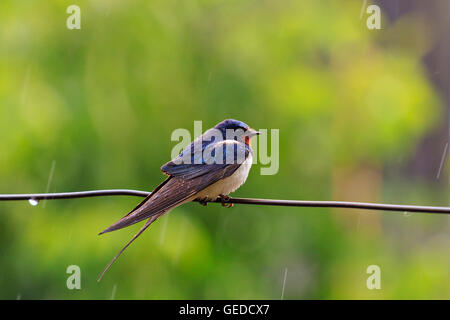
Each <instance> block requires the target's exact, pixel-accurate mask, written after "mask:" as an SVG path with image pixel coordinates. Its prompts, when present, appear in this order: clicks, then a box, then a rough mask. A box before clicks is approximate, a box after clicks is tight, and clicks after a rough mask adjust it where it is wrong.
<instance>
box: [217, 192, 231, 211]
mask: <svg viewBox="0 0 450 320" xmlns="http://www.w3.org/2000/svg"><path fill="white" fill-rule="evenodd" d="M219 198H220V202H222V207H226V208H231V207H232V206H234V203H229V201H230V200H231V198H230V197H229V196H226V195H223V194H221V195H219Z"/></svg>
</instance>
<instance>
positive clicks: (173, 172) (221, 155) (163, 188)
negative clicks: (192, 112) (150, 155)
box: [100, 140, 251, 234]
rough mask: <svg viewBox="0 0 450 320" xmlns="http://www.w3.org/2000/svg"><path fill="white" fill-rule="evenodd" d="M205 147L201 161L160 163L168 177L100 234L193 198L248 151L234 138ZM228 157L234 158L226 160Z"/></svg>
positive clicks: (235, 165) (230, 171)
mask: <svg viewBox="0 0 450 320" xmlns="http://www.w3.org/2000/svg"><path fill="white" fill-rule="evenodd" d="M222 144H223V145H222ZM220 149H222V150H220ZM206 150H207V152H208V153H209V154H210V155H211V157H208V156H205V158H206V160H204V162H203V163H200V164H195V163H179V162H178V161H175V160H176V159H174V160H172V161H170V162H168V163H167V164H166V165H164V166H163V167H162V171H163V172H165V173H167V174H169V178H167V179H166V180H165V181H164V182H163V183H161V184H160V185H159V186H158V187H157V188H156V189H155V190H154V191H153V192H152V193H151V194H150V195H149V196H148V197H147V198H146V199H144V201H142V202H141V203H140V204H139V205H138V206H137V207H136V208H135V209H134V210H132V211H131V212H130V213H128V214H127V215H126V216H124V217H123V218H122V219H120V220H119V221H117V222H116V223H114V224H113V225H111V226H110V227H108V228H107V229H105V230H104V231H102V232H101V233H100V234H102V233H106V232H110V231H114V230H118V229H122V228H124V227H127V226H129V225H132V224H135V223H137V222H139V221H142V220H145V219H148V218H150V217H152V216H154V215H159V214H162V213H164V212H167V211H169V210H171V209H173V208H175V207H176V206H179V205H180V204H182V203H184V202H186V201H190V200H193V199H194V197H195V195H196V194H197V193H198V192H199V191H201V190H203V189H205V188H206V187H208V186H210V185H211V184H213V183H215V182H217V181H219V180H221V179H224V178H226V177H229V176H230V175H232V174H233V173H234V172H235V171H236V169H237V168H239V166H240V165H241V164H242V162H243V161H241V159H240V158H243V159H244V161H245V159H246V158H247V156H248V154H249V152H251V150H250V149H249V148H248V147H247V146H246V145H245V144H243V143H241V142H237V141H234V140H233V141H228V140H226V141H224V142H221V143H220V145H219V144H216V145H213V146H211V147H210V148H209V149H206ZM233 154H234V156H233ZM193 157H199V155H198V154H194V155H193ZM230 159H235V160H231V161H230ZM188 162H190V161H188ZM208 163H210V164H208Z"/></svg>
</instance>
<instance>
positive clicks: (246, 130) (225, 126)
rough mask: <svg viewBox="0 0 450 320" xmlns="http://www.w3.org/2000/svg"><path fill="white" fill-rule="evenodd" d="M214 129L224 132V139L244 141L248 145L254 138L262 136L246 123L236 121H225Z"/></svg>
mask: <svg viewBox="0 0 450 320" xmlns="http://www.w3.org/2000/svg"><path fill="white" fill-rule="evenodd" d="M214 128H215V129H217V130H220V131H221V132H222V135H223V138H224V139H226V140H237V141H242V142H245V143H246V144H247V145H250V140H251V138H252V137H254V136H256V135H258V134H260V133H259V132H258V131H256V130H254V129H252V128H250V127H249V126H248V125H247V124H245V123H244V122H242V121H239V120H234V119H226V120H223V121H222V122H220V123H218V124H217V125H216V126H215V127H214Z"/></svg>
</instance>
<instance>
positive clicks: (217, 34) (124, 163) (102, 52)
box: [0, 0, 450, 299]
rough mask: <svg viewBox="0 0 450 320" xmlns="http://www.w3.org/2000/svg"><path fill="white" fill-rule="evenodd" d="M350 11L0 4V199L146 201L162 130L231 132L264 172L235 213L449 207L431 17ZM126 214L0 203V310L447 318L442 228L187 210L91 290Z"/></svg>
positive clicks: (155, 175) (320, 214)
mask: <svg viewBox="0 0 450 320" xmlns="http://www.w3.org/2000/svg"><path fill="white" fill-rule="evenodd" d="M363 3H364V1H362V0H361V1H287V0H283V1H280V0H277V1H275V0H270V1H250V0H246V1H230V0H227V1H225V0H202V1H200V0H199V1H193V0H192V1H173V0H164V1H163V0H159V1H143V0H134V1H133V0H132V1H122V0H120V1H119V0H115V1H111V0H103V1H100V0H95V1H94V0H92V1H82V0H79V1H76V3H74V2H72V1H63V0H59V1H57V0H55V1H18V0H2V1H1V4H0V137H1V138H0V150H1V153H0V193H29V192H30V193H31V192H45V191H49V192H63V191H78V190H91V189H105V188H131V189H141V190H149V191H150V190H152V189H153V188H154V187H156V186H157V185H158V184H159V183H160V182H161V181H162V180H163V179H164V176H163V175H162V173H161V172H160V166H161V165H162V164H164V163H165V162H166V161H168V160H169V159H170V152H171V149H172V148H173V147H174V146H175V144H176V142H172V141H171V140H170V135H171V133H172V131H173V130H174V129H176V128H186V129H189V130H191V131H192V130H193V122H194V120H202V121H203V128H204V129H207V128H209V127H212V126H214V125H215V124H216V123H218V122H219V121H221V120H223V119H226V118H235V119H239V120H242V121H244V122H246V123H248V124H249V125H250V126H252V127H254V128H256V129H260V128H265V129H279V130H280V158H279V163H280V166H279V172H278V173H277V174H276V175H271V176H268V175H261V174H260V169H261V167H264V166H262V165H259V164H257V165H255V166H254V167H253V168H252V171H251V173H250V175H249V178H248V180H247V183H246V184H245V185H244V186H242V187H241V188H240V189H239V190H238V191H237V192H235V193H234V194H232V195H233V196H237V197H238V196H241V197H258V198H278V199H308V200H347V201H370V202H387V203H398V204H417V205H437V206H446V205H449V165H448V163H449V161H448V159H447V161H445V162H444V166H443V167H442V169H441V174H440V176H439V177H437V173H438V170H439V167H440V163H441V159H442V156H443V152H444V148H445V145H446V143H447V142H448V119H449V118H448V92H449V69H450V68H449V64H448V52H449V51H448V49H449V46H448V38H445V33H444V31H445V30H448V27H449V23H448V21H449V12H450V10H449V8H448V6H449V3H448V1H435V2H433V4H429V5H427V6H425V5H420V4H418V3H417V1H390V2H389V1H378V2H376V3H378V4H379V5H380V6H381V8H382V29H381V30H369V29H368V28H367V27H366V19H367V17H368V16H369V15H368V14H367V13H365V10H364V8H362V5H363ZM71 4H77V5H79V6H80V8H81V30H68V29H67V28H66V19H67V18H68V16H69V14H67V13H66V8H67V7H68V6H69V5H71ZM368 4H370V1H369V3H368ZM140 200H141V199H139V198H130V197H105V198H91V199H74V200H59V201H43V202H40V203H39V205H38V206H36V207H32V206H31V205H30V204H29V203H28V202H26V201H23V202H2V203H0V217H1V219H0V240H1V246H0V298H2V299H16V298H20V299H110V298H115V299H280V298H281V297H282V296H283V298H284V299H308V298H309V299H311V298H312V299H349V298H354V299H381V298H387V299H393V298H396V299H406V298H412V299H419V298H421V299H423V298H425V299H428V298H433V299H449V298H450V273H449V272H450V250H449V248H450V238H449V226H450V220H449V217H447V216H444V215H431V214H417V213H416V214H403V213H389V212H368V211H358V210H331V209H319V208H277V207H267V206H245V205H236V206H235V207H234V208H232V209H226V208H222V207H221V206H220V205H215V204H210V205H209V206H207V207H202V206H200V205H199V204H197V203H190V204H186V205H184V206H182V207H180V208H177V209H175V210H173V211H172V212H171V213H170V214H169V215H167V216H165V217H163V218H161V219H160V220H158V221H157V222H156V223H155V224H153V225H152V226H151V228H150V229H148V230H147V231H146V232H145V233H144V234H143V235H142V236H141V238H140V239H138V240H137V241H136V242H135V243H134V244H133V245H132V246H131V247H130V248H129V249H128V250H127V251H125V253H124V254H123V255H122V256H121V257H120V258H119V260H118V261H117V262H116V263H115V264H114V265H113V267H112V269H111V270H110V271H109V273H107V275H106V276H105V278H104V279H103V281H102V282H101V283H97V282H96V278H97V276H98V274H99V273H100V272H101V271H102V270H103V268H104V267H105V265H106V264H107V263H108V262H109V260H110V259H111V258H112V257H113V256H114V255H115V254H116V252H117V251H118V250H119V249H120V248H121V247H122V245H124V244H125V243H126V241H128V240H129V239H130V238H131V237H132V235H134V234H135V232H137V230H138V229H139V227H140V225H134V226H132V227H130V228H126V229H123V230H120V231H116V232H114V233H109V234H106V235H103V236H101V237H100V236H97V233H98V232H99V231H101V230H103V229H104V228H105V227H107V226H109V225H110V224H112V223H113V222H115V221H116V220H117V219H119V218H120V217H122V216H123V215H124V214H125V213H127V212H128V211H129V210H130V209H132V208H133V207H134V206H135V205H136V204H137V203H138V202H139V201H140ZM69 265H78V266H80V268H81V290H68V289H67V287H66V279H67V277H69V275H68V274H66V268H67V267H68V266H69ZM370 265H379V266H380V268H381V289H380V290H368V289H367V287H366V280H367V278H368V277H369V275H368V274H366V269H367V267H368V266H370ZM284 278H286V281H284ZM283 287H284V291H283Z"/></svg>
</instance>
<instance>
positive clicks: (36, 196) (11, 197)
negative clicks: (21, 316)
mask: <svg viewBox="0 0 450 320" xmlns="http://www.w3.org/2000/svg"><path fill="white" fill-rule="evenodd" d="M149 194H150V192H147V191H139V190H130V189H111V190H92V191H78V192H61V193H31V194H0V201H15V200H35V201H36V200H37V201H39V200H56V199H74V198H91V197H104V196H137V197H146V196H148V195H149ZM194 201H197V200H194ZM211 202H215V203H222V202H224V203H235V204H250V205H265V206H284V207H321V208H347V209H366V210H382V211H401V212H423V213H439V214H450V207H432V206H413V205H397V204H382V203H367V202H349V201H304V200H278V199H255V198H231V197H230V198H229V199H226V200H222V199H220V198H218V199H216V200H214V201H211Z"/></svg>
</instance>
